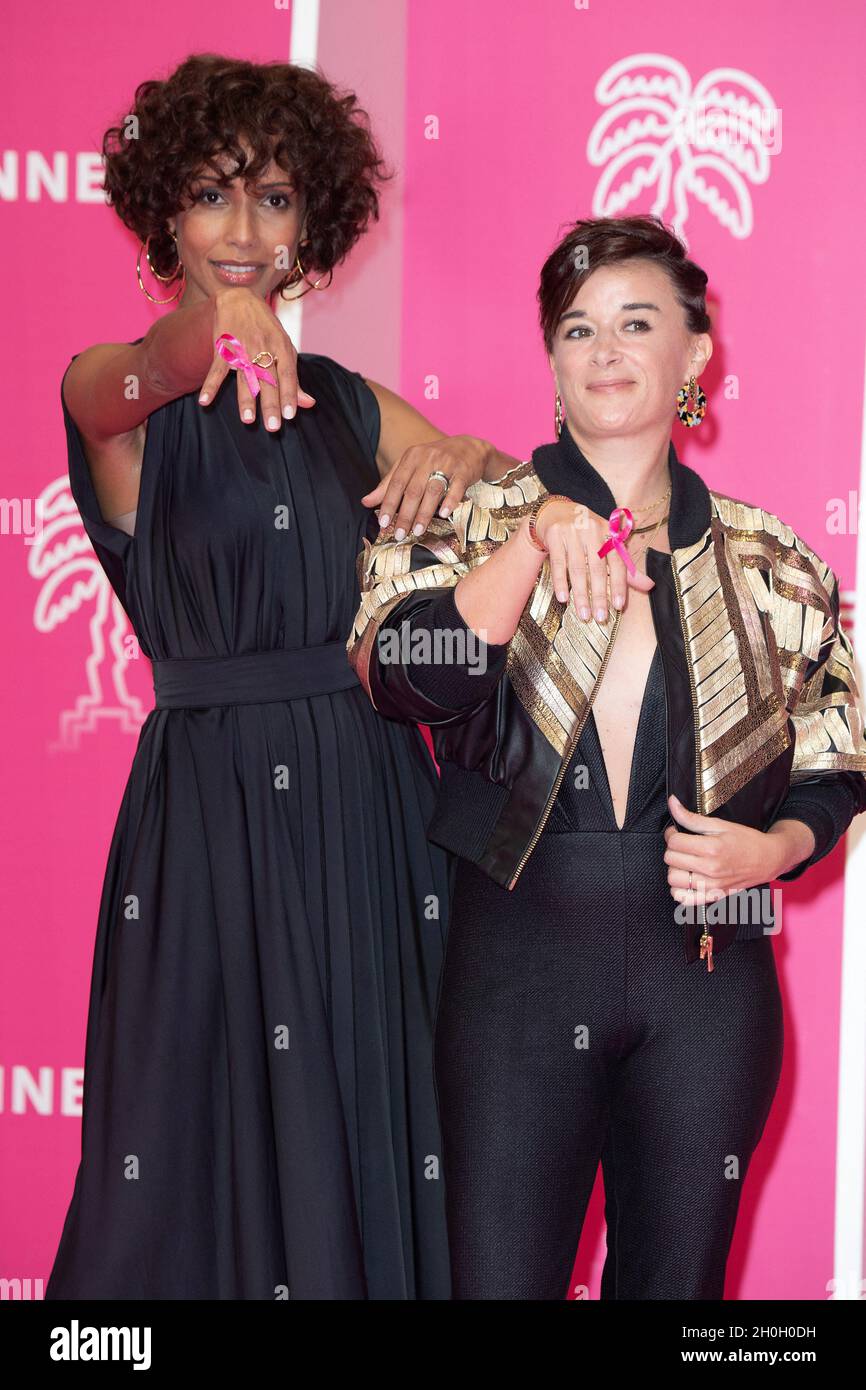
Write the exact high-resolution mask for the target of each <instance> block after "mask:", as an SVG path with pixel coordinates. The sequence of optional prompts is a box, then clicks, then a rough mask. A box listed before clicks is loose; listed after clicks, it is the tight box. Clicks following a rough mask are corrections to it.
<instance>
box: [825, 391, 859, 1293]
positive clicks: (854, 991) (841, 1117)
mask: <svg viewBox="0 0 866 1390" xmlns="http://www.w3.org/2000/svg"><path fill="white" fill-rule="evenodd" d="M862 498H866V373H864V391H863V423H862V434H861V446H860V490H859V493H858V501H859V500H860V499H862ZM859 510H860V509H859V507H858V513H859ZM856 564H857V568H856V588H855V607H854V619H855V631H854V639H855V644H856V645H857V646H859V648H860V656H861V658H862V656H863V651H864V650H866V524H859V523H858V525H857V561H856ZM858 679H859V681H860V690H861V692H862V691H863V689H864V686H863V680H862V668H861V670H858ZM861 699H862V694H861ZM864 819H866V817H863V816H861V817H858V819H857V820H855V822H854V824H853V825H852V827H851V829H850V831H849V832H848V846H847V855H846V860H845V907H844V924H843V931H842V980H841V990H840V1013H839V1110H838V1114H837V1122H836V1214H835V1235H834V1248H833V1265H834V1268H833V1274H834V1279H835V1284H834V1290H835V1292H834V1295H833V1296H834V1298H837V1299H839V1298H842V1299H859V1298H861V1297H862V1296H863V1294H862V1292H861V1290H862V1287H863V1283H862V1281H863V1278H864V1274H866V1271H864V1268H863V1253H864V1252H863V1241H864V1230H863V1222H864V1191H866V931H864V922H866V913H864V907H866V827H864V825H863V824H862V822H863V820H864Z"/></svg>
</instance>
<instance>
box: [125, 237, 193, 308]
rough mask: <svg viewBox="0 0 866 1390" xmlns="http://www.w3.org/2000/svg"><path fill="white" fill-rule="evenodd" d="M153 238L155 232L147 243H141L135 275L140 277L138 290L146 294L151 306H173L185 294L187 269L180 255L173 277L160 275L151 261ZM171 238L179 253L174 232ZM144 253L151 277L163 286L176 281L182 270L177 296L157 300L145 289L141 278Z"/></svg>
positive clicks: (172, 295)
mask: <svg viewBox="0 0 866 1390" xmlns="http://www.w3.org/2000/svg"><path fill="white" fill-rule="evenodd" d="M152 236H153V232H151V233H150V235H149V236H148V238H147V241H143V242H142V243H141V246H140V247H139V251H138V260H137V261H136V263H135V273H136V275H137V276H138V288H139V289H140V290H141V292H142V294H144V295H146V296H147V298H148V299H149V300H150V302H151V304H172V303H173V302H174V300H175V299H177V298H178V296H179V295H180V294H182V293H183V289H184V286H185V284H186V268H185V267H184V265H183V262H182V261H181V259H180V255H178V257H177V269H176V270H174V271H173V272H172V273H171V275H160V273H159V271H158V270H156V269H155V268H154V264H153V261H152V260H151V259H150V238H151V237H152ZM169 236H170V237H171V239H172V241H173V242H174V243H175V251H177V237H176V236H175V234H174V232H169ZM142 251H143V252H144V254H145V258H146V260H147V267H148V270H149V271H150V273H151V275H152V276H153V277H154V279H156V280H161V281H162V283H163V284H168V283H169V282H170V281H171V280H174V279H176V278H177V272H178V270H180V271H182V272H183V274H182V275H181V280H180V284H179V285H178V287H177V291H176V293H175V294H171V295H169V297H168V299H157V298H156V296H155V295H152V294H151V293H150V291H149V290H147V289H145V285H144V281H143V280H142V278H141V253H142Z"/></svg>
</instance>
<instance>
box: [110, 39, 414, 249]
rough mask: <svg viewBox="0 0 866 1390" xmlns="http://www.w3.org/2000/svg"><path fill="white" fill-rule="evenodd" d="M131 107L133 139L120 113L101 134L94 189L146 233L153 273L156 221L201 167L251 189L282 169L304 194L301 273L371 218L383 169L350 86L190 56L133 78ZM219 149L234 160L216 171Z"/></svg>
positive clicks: (158, 245) (161, 227) (174, 206)
mask: <svg viewBox="0 0 866 1390" xmlns="http://www.w3.org/2000/svg"><path fill="white" fill-rule="evenodd" d="M130 114H131V115H133V116H135V117H136V118H137V124H138V130H137V138H135V139H131V138H129V133H128V131H127V129H126V128H125V126H126V122H125V120H121V122H120V124H118V125H116V126H112V127H111V128H110V129H109V130H107V131H106V133H105V136H104V139H103V142H102V150H103V154H104V156H105V181H104V184H103V187H104V188H105V190H106V192H107V194H108V197H109V202H110V203H111V204H112V206H113V207H114V209H115V211H116V212H117V214H118V216H119V217H120V219H121V221H122V222H123V223H124V224H125V225H126V226H127V227H129V228H130V230H131V231H133V232H134V233H135V234H136V236H138V237H139V238H140V239H141V240H142V241H145V240H146V239H147V237H148V236H152V237H153V240H152V242H151V246H150V255H151V261H152V262H153V265H154V267H155V269H156V270H158V271H160V272H161V273H163V274H165V273H170V272H171V271H172V270H174V269H176V266H177V260H176V252H175V247H174V242H173V241H172V239H171V237H170V235H169V233H168V230H167V227H166V221H167V219H168V218H169V217H173V216H174V215H175V214H176V213H177V212H178V211H180V210H181V208H182V207H183V205H184V200H185V199H186V198H187V196H188V192H189V189H190V187H191V186H192V185H193V183H194V180H195V176H196V174H197V173H198V172H199V171H200V170H201V169H202V167H203V166H204V167H207V166H208V165H210V167H211V168H212V169H213V172H214V176H215V177H216V178H217V179H218V180H219V181H220V182H222V183H223V184H225V183H227V182H228V181H229V179H230V178H232V177H235V178H243V179H244V181H245V183H246V182H249V183H250V184H252V183H253V182H254V181H255V180H256V179H257V178H259V177H260V176H261V174H262V173H263V172H264V170H265V169H266V168H267V167H268V165H269V164H270V162H271V160H272V159H274V160H276V162H277V163H278V164H279V165H280V166H281V167H283V168H285V169H287V170H288V171H289V173H290V174H291V176H292V178H293V180H294V182H295V185H296V187H297V189H298V192H299V193H302V194H303V196H304V198H305V200H306V238H307V239H308V240H309V242H310V243H311V246H310V247H309V249H308V251H307V252H306V254H305V257H304V260H305V265H304V269H305V270H309V269H311V268H315V269H316V270H319V271H322V272H326V271H328V270H330V269H332V267H333V266H335V265H337V264H339V262H340V261H342V260H344V259H345V257H346V256H347V255H348V253H349V251H350V250H351V248H352V246H353V245H354V243H355V242H356V241H357V239H358V237H360V236H361V234H362V233H363V232H364V231H365V230H366V228H367V225H368V222H369V220H370V218H371V217H372V218H373V219H374V220H378V217H379V200H378V196H377V192H376V187H375V185H376V183H377V182H383V181H385V180H386V179H390V178H393V176H394V174H393V171H389V170H386V169H385V166H384V162H383V160H382V158H381V156H380V153H379V150H378V149H377V147H376V145H375V143H374V141H373V138H372V135H371V133H370V129H369V118H368V116H367V113H366V112H365V111H363V110H362V109H361V107H359V106H358V104H357V99H356V97H355V94H354V92H350V91H343V90H340V89H338V88H337V87H335V86H333V85H332V84H331V83H330V82H328V81H326V79H325V78H324V77H322V76H321V75H320V74H319V73H317V72H315V71H313V70H311V69H308V68H303V67H298V66H296V65H295V64H292V63H250V62H246V61H244V60H242V59H237V58H226V57H222V56H220V55H219V54H216V53H196V54H192V55H191V56H190V57H188V58H186V59H185V61H184V62H182V63H181V64H180V66H179V67H177V68H176V69H175V70H174V72H172V73H171V75H170V76H169V77H167V78H166V79H165V80H162V81H160V80H152V81H147V82H142V83H141V84H140V85H139V86H138V87H137V88H136V92H135V98H134V102H133V106H132V111H131V112H130ZM127 119H128V118H127ZM241 136H243V137H244V139H245V140H246V143H247V144H248V145H249V146H250V148H251V150H252V151H253V156H254V157H253V159H252V160H249V161H248V160H247V159H246V157H245V155H244V152H243V149H242V148H241V146H240V145H239V143H238V141H239V137H241ZM220 154H227V155H228V156H229V157H230V159H231V161H233V165H234V167H233V168H230V170H229V172H228V173H226V174H223V172H222V171H221V170H220V169H219V168H218V166H216V165H215V164H213V163H212V161H213V159H214V156H215V155H220Z"/></svg>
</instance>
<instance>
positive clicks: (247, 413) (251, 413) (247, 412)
mask: <svg viewBox="0 0 866 1390" xmlns="http://www.w3.org/2000/svg"><path fill="white" fill-rule="evenodd" d="M254 414H255V411H252V410H245V411H244V419H245V420H252V418H253V416H254Z"/></svg>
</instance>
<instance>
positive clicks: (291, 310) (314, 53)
mask: <svg viewBox="0 0 866 1390" xmlns="http://www.w3.org/2000/svg"><path fill="white" fill-rule="evenodd" d="M318 53H319V0H292V29H291V37H290V39H289V54H288V61H289V62H290V63H297V65H298V66H299V67H304V68H314V67H315V66H316V63H317V61H318ZM278 304H279V307H278V311H277V317H278V318H279V320H280V323H281V324H282V325H283V328H284V329H285V330H286V332H287V333H288V335H289V337H290V338H291V340H292V342H293V343H294V345H295V351H296V352H300V351H301V333H302V329H303V322H304V299H303V297H300V298H298V299H296V300H295V301H294V302H287V301H286V300H280V301H278Z"/></svg>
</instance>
